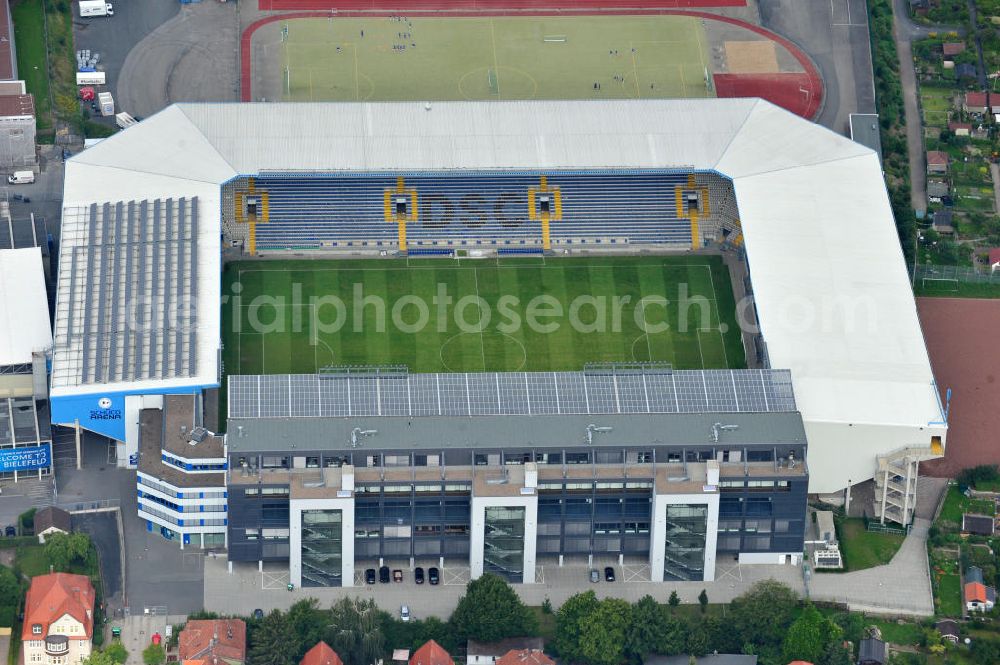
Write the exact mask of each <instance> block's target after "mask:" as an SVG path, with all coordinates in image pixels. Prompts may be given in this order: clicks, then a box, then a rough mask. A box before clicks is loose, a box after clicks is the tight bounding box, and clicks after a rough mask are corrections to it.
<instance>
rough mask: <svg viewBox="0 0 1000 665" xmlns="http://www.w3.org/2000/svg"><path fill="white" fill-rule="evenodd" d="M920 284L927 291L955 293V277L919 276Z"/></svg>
mask: <svg viewBox="0 0 1000 665" xmlns="http://www.w3.org/2000/svg"><path fill="white" fill-rule="evenodd" d="M920 285H921V286H922V287H923V288H924V290H925V291H927V292H932V293H957V292H958V288H959V287H958V278H957V277H921V278H920Z"/></svg>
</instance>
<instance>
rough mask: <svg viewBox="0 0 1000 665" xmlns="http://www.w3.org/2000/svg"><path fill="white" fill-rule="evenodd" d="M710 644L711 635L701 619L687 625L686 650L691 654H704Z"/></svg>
mask: <svg viewBox="0 0 1000 665" xmlns="http://www.w3.org/2000/svg"><path fill="white" fill-rule="evenodd" d="M710 646H711V636H710V635H709V633H708V628H707V627H706V626H705V624H704V623H702V622H701V621H698V622H695V623H694V624H693V625H691V626H689V628H688V634H687V644H686V648H687V652H688V653H689V654H691V655H692V656H704V655H705V654H706V653H708V649H709V647H710Z"/></svg>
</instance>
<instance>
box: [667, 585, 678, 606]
mask: <svg viewBox="0 0 1000 665" xmlns="http://www.w3.org/2000/svg"><path fill="white" fill-rule="evenodd" d="M667 604H668V605H670V607H677V606H678V605H680V604H681V597H680V596H678V595H677V591H676V589H675V590H674V591H671V592H670V598H668V599H667Z"/></svg>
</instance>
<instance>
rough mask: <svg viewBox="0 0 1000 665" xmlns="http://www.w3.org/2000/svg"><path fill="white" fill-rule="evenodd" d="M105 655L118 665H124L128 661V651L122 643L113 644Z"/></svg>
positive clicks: (105, 651) (106, 648) (106, 650)
mask: <svg viewBox="0 0 1000 665" xmlns="http://www.w3.org/2000/svg"><path fill="white" fill-rule="evenodd" d="M104 653H105V654H106V655H107V656H108V658H110V659H111V660H112V661H114V662H115V663H118V665H122V664H123V663H124V662H125V661H126V660H128V651H127V650H126V649H125V646H124V645H123V644H122V643H121V642H112V643H111V644H109V645H108V646H107V647H105V649H104Z"/></svg>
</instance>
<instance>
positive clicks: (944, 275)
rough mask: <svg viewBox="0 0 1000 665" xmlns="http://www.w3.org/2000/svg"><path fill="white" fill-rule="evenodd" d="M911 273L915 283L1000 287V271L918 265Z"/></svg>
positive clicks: (969, 267)
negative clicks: (948, 283)
mask: <svg viewBox="0 0 1000 665" xmlns="http://www.w3.org/2000/svg"><path fill="white" fill-rule="evenodd" d="M913 270H914V272H913V273H911V275H912V276H913V279H914V281H916V280H921V281H922V282H926V281H931V280H935V281H949V282H961V283H963V284H996V285H997V286H1000V270H997V271H992V272H991V271H990V270H978V269H976V268H973V267H972V266H935V265H919V264H918V265H917V266H915V267H914V268H913Z"/></svg>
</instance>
